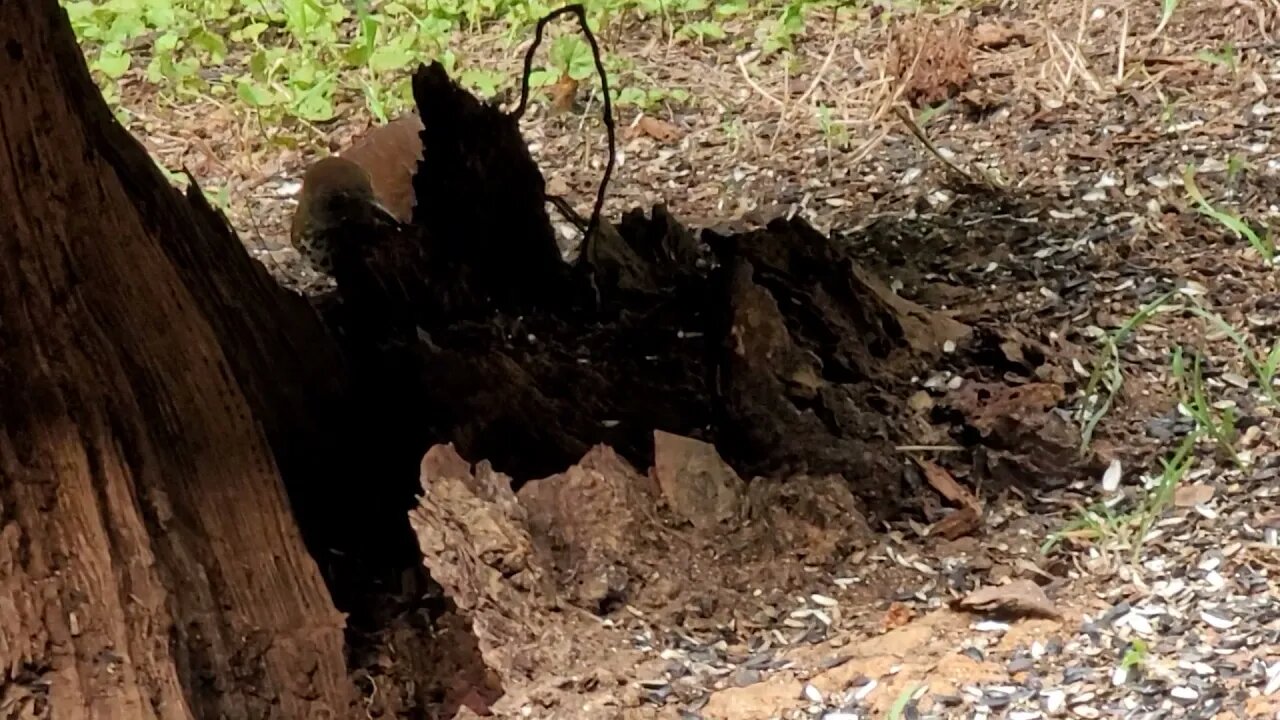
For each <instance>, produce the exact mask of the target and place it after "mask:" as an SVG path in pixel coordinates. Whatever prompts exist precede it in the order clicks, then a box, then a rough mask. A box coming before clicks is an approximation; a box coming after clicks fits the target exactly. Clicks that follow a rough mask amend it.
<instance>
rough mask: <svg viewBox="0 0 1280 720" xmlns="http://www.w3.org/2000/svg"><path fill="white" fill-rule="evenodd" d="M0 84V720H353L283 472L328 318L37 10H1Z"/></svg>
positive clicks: (308, 441)
mask: <svg viewBox="0 0 1280 720" xmlns="http://www.w3.org/2000/svg"><path fill="white" fill-rule="evenodd" d="M0 78H2V79H0V667H3V670H0V715H3V716H5V717H14V718H46V717H47V718H59V719H60V720H61V719H68V720H74V719H75V718H94V719H95V720H96V719H101V720H111V719H114V718H119V719H121V720H137V719H142V718H166V719H167V718H175V719H176V718H203V717H210V718H212V717H218V718H288V719H290V720H292V719H293V718H342V717H350V716H351V715H350V710H349V708H350V705H351V702H352V700H353V688H352V686H351V684H350V681H349V679H348V677H347V672H346V667H345V663H344V656H343V637H342V631H343V625H344V620H343V617H342V616H341V615H340V614H339V613H338V611H337V610H336V609H335V607H334V605H333V602H332V601H331V599H330V597H329V594H328V593H327V592H326V589H325V586H324V584H323V582H322V580H321V577H320V573H319V572H318V570H317V567H316V565H315V562H314V561H313V560H312V559H311V557H310V556H308V554H307V552H306V550H305V548H304V546H303V542H302V538H301V536H300V534H299V532H298V529H297V527H296V526H295V524H294V522H293V519H292V516H291V514H290V510H289V506H288V502H287V499H286V495H285V491H284V486H283V483H282V481H281V470H282V469H286V470H288V471H290V472H296V473H305V471H306V470H307V468H308V467H316V466H318V465H320V464H321V463H323V462H324V460H325V458H323V457H310V456H309V449H310V448H315V447H317V445H318V439H320V438H322V436H323V434H324V433H325V432H328V431H327V430H326V429H325V428H326V427H328V426H329V424H328V423H327V422H326V418H327V417H329V416H330V415H329V414H330V413H333V412H337V411H338V410H336V408H337V407H338V406H337V405H336V404H335V403H336V400H335V398H337V397H338V396H339V394H340V391H341V388H340V387H338V386H337V383H338V382H340V381H339V380H328V379H326V378H340V377H341V373H340V372H338V370H339V368H340V361H339V359H338V355H337V353H336V351H335V349H334V348H333V346H332V344H331V343H330V342H329V341H328V340H327V338H326V336H325V331H324V329H323V327H322V326H321V325H320V324H319V323H318V322H317V321H316V319H315V316H314V314H313V313H312V312H311V311H310V309H309V308H308V307H307V306H306V304H305V302H304V301H303V300H302V299H300V298H298V297H296V296H291V295H289V294H287V293H285V292H284V291H282V290H280V289H279V288H278V287H277V286H276V285H275V284H274V283H273V282H272V281H271V279H270V278H269V277H268V276H267V274H266V273H265V271H264V270H263V269H262V268H261V266H258V265H257V264H256V263H254V262H253V261H252V260H250V259H249V257H248V256H247V254H245V252H244V250H243V248H242V247H241V246H240V245H239V244H238V243H236V242H234V235H233V234H232V233H231V231H230V229H229V228H228V227H227V226H226V222H225V219H224V218H221V217H220V216H218V215H217V214H216V213H214V212H213V211H212V210H210V209H209V207H208V206H207V205H206V204H205V203H204V202H203V199H202V198H201V197H200V196H199V191H198V190H195V191H193V194H192V196H191V197H190V198H189V199H184V198H183V197H182V196H181V195H180V194H179V193H178V192H176V191H175V190H173V189H172V188H171V187H170V186H169V185H168V183H167V182H166V181H165V179H164V178H163V176H162V175H161V174H160V172H159V171H158V169H157V168H156V167H155V166H154V164H153V163H152V162H151V161H150V159H149V158H148V157H147V155H146V152H145V151H144V150H143V148H142V147H141V146H140V145H139V144H138V143H137V142H136V141H135V140H134V139H133V138H131V137H130V136H129V135H128V133H127V132H126V131H125V130H124V129H123V128H121V127H120V126H119V125H118V124H117V123H116V122H115V121H114V119H113V118H112V117H111V115H110V112H109V110H108V108H107V107H106V106H105V104H104V103H103V102H102V99H101V96H100V94H99V93H98V92H97V89H96V88H95V87H94V85H93V84H92V82H91V80H90V78H89V74H88V70H87V68H86V66H85V63H84V60H83V57H82V56H81V54H80V52H79V49H78V48H77V46H76V42H75V38H74V36H73V34H72V32H71V28H70V24H69V22H68V21H67V19H66V16H65V14H64V13H63V11H62V10H61V9H60V8H59V7H58V5H57V3H56V2H55V0H32V1H31V2H7V3H0ZM273 449H274V451H275V452H274V453H273Z"/></svg>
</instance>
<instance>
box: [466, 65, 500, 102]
mask: <svg viewBox="0 0 1280 720" xmlns="http://www.w3.org/2000/svg"><path fill="white" fill-rule="evenodd" d="M459 80H461V81H462V84H463V85H468V86H470V87H472V88H474V89H475V91H476V93H477V94H479V95H481V96H482V97H493V96H494V95H497V94H498V85H499V83H501V82H502V75H501V74H499V73H496V72H494V71H492V70H481V69H479V68H470V69H468V70H463V71H462V75H460V76H459Z"/></svg>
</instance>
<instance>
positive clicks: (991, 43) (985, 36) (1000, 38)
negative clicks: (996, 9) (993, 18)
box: [972, 23, 1027, 50]
mask: <svg viewBox="0 0 1280 720" xmlns="http://www.w3.org/2000/svg"><path fill="white" fill-rule="evenodd" d="M972 37H973V46H974V47H976V48H984V49H987V50H999V49H1000V48H1003V47H1006V46H1008V45H1009V44H1010V43H1012V42H1013V41H1014V40H1017V41H1019V42H1025V41H1026V39H1027V38H1026V34H1025V33H1023V32H1022V31H1021V30H1019V29H1017V28H1013V27H1009V26H1007V25H997V24H996V23H983V24H981V25H979V26H978V27H976V28H974V29H973V36H972Z"/></svg>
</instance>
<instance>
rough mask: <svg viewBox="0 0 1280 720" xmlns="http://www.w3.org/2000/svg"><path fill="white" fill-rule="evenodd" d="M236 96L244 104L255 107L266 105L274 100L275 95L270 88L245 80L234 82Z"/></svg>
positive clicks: (273, 102) (271, 103)
mask: <svg viewBox="0 0 1280 720" xmlns="http://www.w3.org/2000/svg"><path fill="white" fill-rule="evenodd" d="M236 96H237V97H239V98H240V100H241V101H242V102H244V103H245V104H246V105H249V106H250V107H255V108H261V107H267V106H269V105H274V104H275V102H276V98H275V95H274V93H272V92H271V91H270V90H267V89H266V88H263V87H261V86H259V85H256V84H254V83H251V82H247V81H245V80H241V81H240V82H238V83H236Z"/></svg>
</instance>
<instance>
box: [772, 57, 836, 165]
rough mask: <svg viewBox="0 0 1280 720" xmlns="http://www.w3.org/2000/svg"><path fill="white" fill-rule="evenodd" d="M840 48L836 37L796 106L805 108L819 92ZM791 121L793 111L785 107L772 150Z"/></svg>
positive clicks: (775, 133) (775, 130)
mask: <svg viewBox="0 0 1280 720" xmlns="http://www.w3.org/2000/svg"><path fill="white" fill-rule="evenodd" d="M839 46H840V36H839V35H836V36H834V37H833V38H832V39H831V49H830V50H828V51H827V56H826V57H825V58H823V60H822V65H820V66H818V72H817V73H815V74H814V76H813V80H812V82H810V83H809V87H808V88H807V89H806V90H805V91H804V93H803V94H802V95H800V99H799V100H797V101H796V105H799V106H803V105H804V104H805V103H807V102H809V98H810V97H811V96H812V95H813V92H814V90H817V89H818V85H819V84H821V82H822V77H823V75H825V74H826V72H827V69H828V68H830V67H831V60H832V58H834V57H835V56H836V49H837V48H839ZM790 119H791V111H790V109H789V108H786V107H784V108H783V109H782V115H781V117H779V118H778V127H776V128H774V131H773V139H772V140H770V141H769V147H770V149H772V148H773V146H774V143H776V142H777V141H778V136H779V135H781V134H782V130H783V128H785V127H786V126H787V123H788V122H789V121H790Z"/></svg>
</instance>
